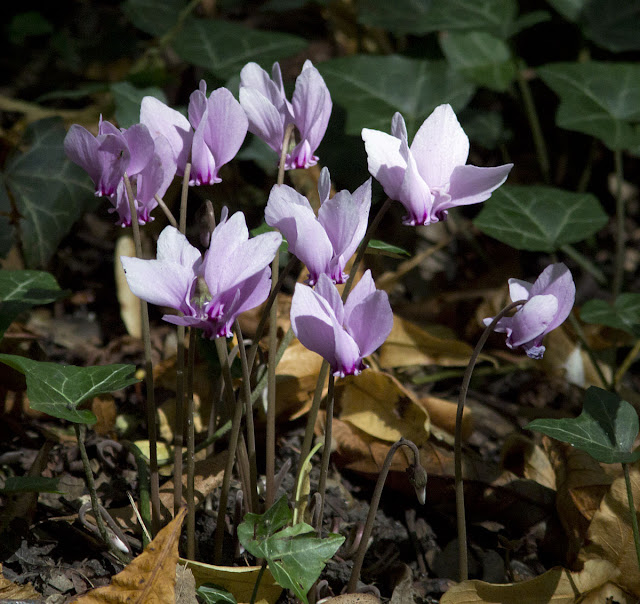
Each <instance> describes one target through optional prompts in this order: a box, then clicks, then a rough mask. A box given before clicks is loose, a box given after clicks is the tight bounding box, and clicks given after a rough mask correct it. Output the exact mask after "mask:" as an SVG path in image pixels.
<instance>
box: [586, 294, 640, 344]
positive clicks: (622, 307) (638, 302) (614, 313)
mask: <svg viewBox="0 0 640 604" xmlns="http://www.w3.org/2000/svg"><path fill="white" fill-rule="evenodd" d="M580 318H581V319H582V320H583V321H584V322H585V323H595V324H597V325H606V326H607V327H613V328H614V329H621V330H622V331H626V332H627V333H628V334H631V335H632V336H635V337H640V294H620V295H619V296H618V297H617V298H616V301H615V302H614V303H613V305H611V304H608V303H607V302H605V301H604V300H589V302H587V303H585V304H583V306H582V308H581V309H580Z"/></svg>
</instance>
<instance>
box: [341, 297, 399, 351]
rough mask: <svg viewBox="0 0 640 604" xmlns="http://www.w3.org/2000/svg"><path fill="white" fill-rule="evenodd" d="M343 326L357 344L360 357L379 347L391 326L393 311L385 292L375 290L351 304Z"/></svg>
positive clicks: (389, 331)
mask: <svg viewBox="0 0 640 604" xmlns="http://www.w3.org/2000/svg"><path fill="white" fill-rule="evenodd" d="M345 327H346V329H347V331H348V332H349V334H351V336H352V337H353V339H354V340H355V341H356V343H357V344H358V348H359V349H360V356H361V357H366V356H369V355H370V354H371V353H372V352H373V351H374V350H377V349H378V348H380V346H382V344H383V343H384V341H385V340H386V339H387V336H388V335H389V334H390V333H391V328H392V327H393V311H392V310H391V305H390V304H389V297H388V296H387V293H386V292H383V291H381V290H376V291H375V292H373V293H372V294H370V295H369V296H368V297H367V298H365V299H364V300H363V301H362V302H360V303H359V304H356V305H355V306H353V308H352V309H351V312H350V313H349V319H348V320H347V321H345Z"/></svg>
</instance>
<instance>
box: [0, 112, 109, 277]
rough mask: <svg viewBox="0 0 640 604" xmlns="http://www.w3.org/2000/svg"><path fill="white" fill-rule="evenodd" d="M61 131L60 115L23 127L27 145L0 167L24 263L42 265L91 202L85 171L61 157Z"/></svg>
mask: <svg viewBox="0 0 640 604" xmlns="http://www.w3.org/2000/svg"><path fill="white" fill-rule="evenodd" d="M65 134H66V130H65V128H64V126H63V123H62V120H61V119H59V118H56V117H53V118H47V119H44V120H38V121H37V122H33V123H32V124H30V125H29V127H28V128H27V130H26V132H25V141H24V142H25V144H26V145H27V146H28V149H27V150H26V151H25V152H24V153H20V154H17V155H14V156H13V157H12V158H10V159H9V161H8V162H7V166H6V169H5V174H4V176H5V183H6V185H7V187H8V188H9V190H10V191H11V193H12V194H13V198H14V200H15V203H16V206H17V209H18V212H19V213H20V216H21V220H20V228H19V233H20V235H21V244H22V250H23V253H24V259H25V262H26V264H27V266H28V267H29V268H35V267H40V266H44V265H46V264H47V262H48V261H49V259H50V258H51V256H52V255H53V254H54V252H55V251H56V250H57V248H58V245H59V243H60V241H61V240H62V238H63V237H64V236H65V235H66V234H67V233H68V232H69V231H70V230H71V227H72V226H73V223H74V222H76V220H78V219H79V218H80V217H81V216H82V214H84V212H85V211H86V210H88V209H90V208H91V207H94V206H95V205H96V201H95V199H96V198H95V197H94V195H93V186H92V184H91V181H90V179H89V176H88V175H87V174H86V172H85V171H84V170H82V168H80V167H79V166H76V165H75V164H73V163H71V162H70V161H68V160H67V159H66V158H65V154H64V148H63V140H64V137H65Z"/></svg>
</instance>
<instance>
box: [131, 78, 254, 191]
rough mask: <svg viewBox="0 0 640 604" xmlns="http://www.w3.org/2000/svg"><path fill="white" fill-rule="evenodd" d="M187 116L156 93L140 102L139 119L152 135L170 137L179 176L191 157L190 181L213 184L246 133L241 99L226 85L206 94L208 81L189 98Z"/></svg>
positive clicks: (238, 148) (245, 120) (216, 181)
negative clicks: (158, 97) (237, 99)
mask: <svg viewBox="0 0 640 604" xmlns="http://www.w3.org/2000/svg"><path fill="white" fill-rule="evenodd" d="M188 115H189V119H188V120H187V118H185V117H184V115H182V114H181V113H180V112H179V111H176V110H175V109H172V108H171V107H168V106H167V105H165V104H164V103H163V102H162V101H159V100H158V99H156V98H155V97H152V96H146V97H144V98H143V99H142V104H141V106H140V121H141V122H142V123H143V124H145V125H146V126H147V127H148V128H149V131H150V132H151V135H152V136H153V137H154V138H155V137H157V136H164V137H165V138H166V139H167V140H168V141H169V146H170V148H171V151H172V155H173V159H174V162H175V164H176V173H177V174H178V176H182V175H183V174H184V169H185V166H186V164H187V162H188V161H191V175H190V178H189V184H190V185H212V184H215V183H218V182H220V181H221V178H220V177H219V176H218V171H219V170H220V168H221V166H223V165H225V164H227V163H229V162H230V161H231V160H232V159H233V158H234V157H235V156H236V154H237V153H238V151H239V150H240V147H241V146H242V143H243V141H244V139H245V136H246V134H247V127H248V121H247V116H246V114H245V112H244V111H243V109H242V107H241V106H240V103H238V101H236V99H235V98H234V96H233V95H232V94H231V92H229V91H228V90H227V89H226V88H218V89H216V90H214V91H213V92H212V93H211V94H210V95H209V97H208V98H207V84H206V82H205V81H204V80H201V81H200V87H199V89H198V90H196V91H194V92H193V93H192V94H191V97H190V98H189V109H188Z"/></svg>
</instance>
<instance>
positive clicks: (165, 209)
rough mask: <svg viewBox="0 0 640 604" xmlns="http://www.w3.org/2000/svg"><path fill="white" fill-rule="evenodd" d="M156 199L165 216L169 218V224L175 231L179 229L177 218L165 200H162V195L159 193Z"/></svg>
mask: <svg viewBox="0 0 640 604" xmlns="http://www.w3.org/2000/svg"><path fill="white" fill-rule="evenodd" d="M154 199H155V200H156V201H157V202H158V205H159V206H160V209H161V210H162V211H163V212H164V215H165V216H166V217H167V220H168V221H169V224H170V225H171V226H172V227H173V228H174V229H177V228H178V223H177V222H176V219H175V216H174V215H173V212H172V211H171V210H170V209H169V206H168V205H167V204H166V203H165V202H164V199H162V197H160V195H158V194H157V193H156V195H155V196H154Z"/></svg>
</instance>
